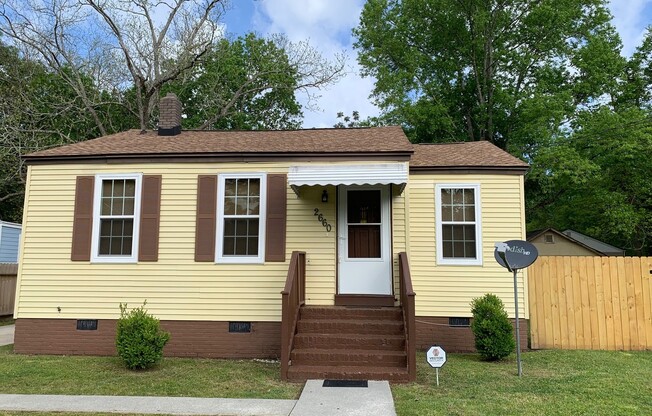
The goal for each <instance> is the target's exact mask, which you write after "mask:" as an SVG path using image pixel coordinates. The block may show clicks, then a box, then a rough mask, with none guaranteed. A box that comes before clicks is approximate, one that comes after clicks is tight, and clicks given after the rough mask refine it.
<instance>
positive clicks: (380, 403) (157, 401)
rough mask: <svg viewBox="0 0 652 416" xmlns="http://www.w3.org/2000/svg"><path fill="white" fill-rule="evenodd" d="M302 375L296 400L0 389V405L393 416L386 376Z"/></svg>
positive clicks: (237, 415)
mask: <svg viewBox="0 0 652 416" xmlns="http://www.w3.org/2000/svg"><path fill="white" fill-rule="evenodd" d="M322 383H323V380H308V381H307V382H306V385H305V387H304V388H303V392H302V393H301V397H299V400H265V399H203V398H191V397H128V396H59V395H33V394H0V411H39V412H105V413H121V414H128V413H143V414H168V415H223V416H224V415H229V416H313V415H315V416H318V415H329V416H337V415H352V416H354V415H373V416H395V415H396V412H395V411H394V400H393V399H392V393H391V391H390V389H389V383H388V382H386V381H370V382H369V387H322Z"/></svg>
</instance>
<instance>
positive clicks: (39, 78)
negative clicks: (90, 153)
mask: <svg viewBox="0 0 652 416" xmlns="http://www.w3.org/2000/svg"><path fill="white" fill-rule="evenodd" d="M83 82H85V83H86V88H87V91H89V92H92V93H93V94H98V96H101V95H102V94H100V93H97V92H96V91H95V89H94V87H93V85H92V80H91V79H90V78H88V77H84V78H83ZM104 95H106V94H104ZM107 101H110V100H108V99H107ZM118 110H119V109H115V108H110V107H104V106H99V107H97V112H96V114H97V115H98V116H99V117H100V118H101V120H103V123H105V124H107V125H116V127H120V123H122V121H121V120H125V117H124V114H121V113H120V112H119V111H118ZM109 117H115V120H111V119H110V118H109ZM98 134H99V131H98V130H97V127H96V124H95V122H94V120H93V117H92V116H91V115H90V114H89V113H88V112H87V111H86V108H85V106H84V105H83V103H82V100H81V99H80V98H79V96H78V95H77V93H76V91H75V90H73V89H72V88H71V87H70V86H69V85H68V84H67V83H66V82H64V81H63V80H62V79H61V77H60V76H59V75H58V74H57V73H53V72H51V71H49V70H48V69H47V68H46V67H45V66H44V65H42V64H41V63H40V62H36V61H33V60H29V59H26V58H23V57H21V56H20V54H19V53H18V51H17V50H16V49H15V48H12V47H8V46H6V45H3V44H2V43H0V219H3V220H10V221H20V219H21V216H22V206H23V203H22V197H23V194H24V183H25V175H26V167H25V166H24V164H23V161H22V159H21V156H22V155H24V154H26V153H31V152H34V151H38V150H42V149H45V148H48V147H52V146H58V145H62V144H68V143H74V142H77V141H80V140H86V139H89V138H92V137H96V136H97V135H98Z"/></svg>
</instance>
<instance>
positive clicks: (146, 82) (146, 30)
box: [0, 0, 223, 135]
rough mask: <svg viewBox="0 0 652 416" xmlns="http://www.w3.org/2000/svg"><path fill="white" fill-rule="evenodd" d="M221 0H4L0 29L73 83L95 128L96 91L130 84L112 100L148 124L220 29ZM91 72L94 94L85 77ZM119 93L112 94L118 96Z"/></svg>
mask: <svg viewBox="0 0 652 416" xmlns="http://www.w3.org/2000/svg"><path fill="white" fill-rule="evenodd" d="M222 12H223V4H222V0H171V1H167V2H164V1H153V0H79V1H76V0H48V1H45V2H43V1H41V0H2V3H1V7H0V33H1V34H3V35H5V36H6V37H8V38H9V39H11V40H12V41H13V42H15V43H16V45H17V46H20V47H21V48H22V49H23V50H24V52H25V53H26V54H27V56H38V58H39V59H40V60H42V61H43V62H44V63H45V64H46V65H47V66H48V67H49V68H51V69H52V70H54V71H56V72H57V73H58V74H59V75H60V76H61V78H62V80H64V81H65V82H66V83H67V84H68V85H69V86H70V87H71V88H73V89H74V90H75V92H76V93H77V95H78V96H79V98H80V99H81V100H82V101H83V103H84V106H85V107H86V109H87V110H88V112H89V113H90V114H91V115H92V117H93V119H94V121H95V123H96V125H97V128H98V129H99V130H100V134H101V135H105V134H107V133H108V132H110V131H109V130H108V129H107V126H105V124H104V122H103V120H102V119H101V117H100V116H99V114H97V106H98V105H102V104H106V103H105V102H104V101H103V97H102V96H98V95H97V92H99V91H124V90H125V89H126V87H128V85H129V84H131V85H132V86H133V88H134V92H135V94H134V96H133V104H134V106H133V107H132V106H131V105H130V104H131V102H130V101H117V102H116V103H118V104H121V105H124V106H126V108H128V109H129V110H130V111H131V112H133V113H134V115H135V116H136V117H137V118H138V121H139V125H140V128H141V129H142V130H145V129H146V128H147V127H149V126H150V121H151V120H150V115H151V113H152V110H153V109H154V108H155V107H156V104H157V102H158V97H159V92H160V90H161V87H162V86H163V85H164V84H166V83H167V82H169V81H171V80H174V79H175V78H176V77H178V76H179V74H181V73H182V72H183V71H185V70H187V69H189V68H191V67H192V66H193V65H194V64H195V63H196V62H197V61H198V60H199V59H200V58H201V57H202V56H203V55H204V54H205V53H206V52H207V51H208V50H209V49H210V47H211V46H212V44H213V42H214V40H215V39H216V38H217V37H218V36H219V35H220V34H221V30H222V29H221V26H220V25H219V24H218V21H219V18H220V16H221V13H222ZM88 75H92V77H93V79H94V85H95V86H99V87H100V88H99V89H96V90H95V93H96V94H92V93H91V91H89V90H88V89H87V88H86V85H85V82H84V77H85V76H88ZM116 97H117V96H116Z"/></svg>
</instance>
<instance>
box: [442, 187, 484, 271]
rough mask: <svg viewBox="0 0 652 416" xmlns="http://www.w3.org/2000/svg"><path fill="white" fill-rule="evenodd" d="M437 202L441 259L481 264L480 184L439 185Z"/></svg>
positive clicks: (451, 262)
mask: <svg viewBox="0 0 652 416" xmlns="http://www.w3.org/2000/svg"><path fill="white" fill-rule="evenodd" d="M435 205H436V223H437V230H436V236H437V263H438V264H443V265H481V264H482V237H481V236H482V229H481V228H482V222H481V217H480V185H477V184H440V185H436V187H435Z"/></svg>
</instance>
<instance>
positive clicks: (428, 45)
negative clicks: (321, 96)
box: [354, 0, 624, 155]
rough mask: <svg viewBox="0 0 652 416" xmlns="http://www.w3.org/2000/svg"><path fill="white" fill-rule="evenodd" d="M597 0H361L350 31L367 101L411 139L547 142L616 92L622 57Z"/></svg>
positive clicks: (510, 144) (526, 147)
mask: <svg viewBox="0 0 652 416" xmlns="http://www.w3.org/2000/svg"><path fill="white" fill-rule="evenodd" d="M609 21H610V15H609V13H608V11H607V10H606V6H605V2H604V1H603V0H544V1H540V0H514V1H502V0H490V1H484V0H482V1H480V0H459V1H458V0H369V1H368V2H367V3H366V4H365V6H364V9H363V12H362V15H361V19H360V24H359V26H358V27H357V28H356V29H355V30H354V34H355V36H356V37H357V42H356V47H357V48H358V50H359V56H358V60H359V62H360V65H361V66H362V68H363V73H364V74H365V75H370V76H374V77H375V78H376V79H377V82H376V84H375V88H374V91H373V97H374V98H375V100H376V102H377V103H378V105H379V106H380V107H381V109H382V110H383V111H384V117H385V119H386V120H387V122H389V123H394V124H397V123H400V124H402V125H403V126H405V129H406V131H407V133H408V134H409V136H410V138H411V139H412V140H413V141H417V142H431V141H468V140H489V141H491V142H493V143H495V144H497V145H499V146H501V147H503V148H509V149H510V150H512V151H513V152H514V153H515V154H518V155H523V154H528V155H529V154H530V153H531V152H535V151H536V149H537V148H538V147H539V146H541V145H542V142H543V143H544V145H545V140H546V139H548V138H550V137H551V136H553V135H554V134H555V133H556V132H557V129H558V128H559V126H560V125H562V123H564V122H566V121H568V119H569V117H570V116H571V115H572V114H573V112H574V111H575V109H576V108H577V107H578V106H581V105H590V104H592V103H593V102H594V100H596V99H597V98H598V97H600V96H602V95H603V94H605V93H607V94H611V93H614V91H615V89H616V87H617V79H618V76H617V75H618V74H620V72H621V71H622V68H623V66H624V60H623V58H621V57H620V55H619V49H620V41H619V38H618V36H617V34H616V32H615V30H614V28H613V27H612V26H611V25H610V23H609Z"/></svg>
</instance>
